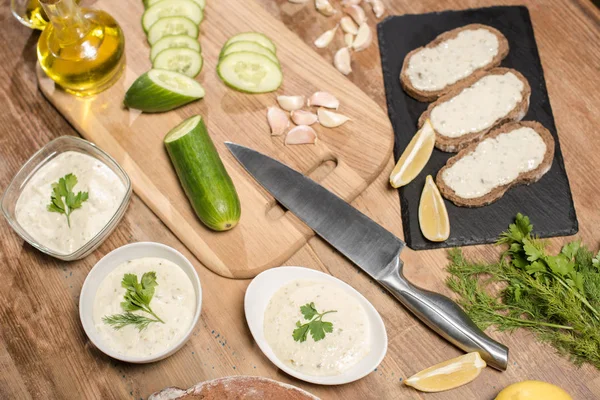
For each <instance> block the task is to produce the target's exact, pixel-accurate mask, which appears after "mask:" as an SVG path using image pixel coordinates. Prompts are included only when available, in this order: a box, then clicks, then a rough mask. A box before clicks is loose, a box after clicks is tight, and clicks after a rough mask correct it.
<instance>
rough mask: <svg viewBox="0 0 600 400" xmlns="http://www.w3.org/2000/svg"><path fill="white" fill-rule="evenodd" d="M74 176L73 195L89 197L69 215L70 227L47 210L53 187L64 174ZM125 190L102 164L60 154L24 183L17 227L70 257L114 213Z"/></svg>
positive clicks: (82, 156)
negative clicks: (85, 193)
mask: <svg viewBox="0 0 600 400" xmlns="http://www.w3.org/2000/svg"><path fill="white" fill-rule="evenodd" d="M70 173H72V174H74V175H75V176H76V177H77V185H75V187H74V188H73V191H74V192H75V193H77V192H79V191H82V192H88V194H89V198H88V200H87V201H85V202H83V205H82V206H81V208H79V209H77V210H74V211H73V212H72V214H71V217H70V218H71V228H69V226H68V225H67V217H66V216H65V215H64V214H60V213H56V212H50V211H48V210H47V206H48V204H50V195H51V194H52V184H53V183H55V182H58V180H59V179H60V178H62V177H64V176H65V175H67V174H70ZM125 191H126V188H125V186H124V185H123V183H122V182H121V180H120V179H119V177H118V176H117V175H116V174H115V173H114V172H113V171H112V170H111V169H110V168H109V167H108V166H106V165H105V164H104V163H103V162H101V161H100V160H98V159H96V158H94V157H92V156H88V155H87V154H83V153H79V152H76V151H67V152H65V153H62V154H59V155H58V156H56V157H55V158H54V159H52V160H51V161H50V162H48V163H47V164H45V165H44V166H42V167H41V168H40V169H39V170H38V171H37V172H36V173H35V174H34V175H33V176H32V177H31V179H30V180H29V182H27V185H26V186H25V188H24V189H23V191H22V192H21V195H20V196H19V199H18V200H17V204H16V207H15V214H16V219H17V222H18V223H19V225H21V227H23V229H24V230H25V231H26V232H27V233H29V235H31V237H33V238H34V239H35V240H36V241H37V242H38V243H40V244H41V245H43V246H45V247H47V248H49V249H50V250H52V251H54V252H55V253H59V254H71V253H73V252H75V251H76V250H78V249H80V248H81V247H82V246H83V245H85V244H86V243H87V242H89V241H90V240H91V239H92V238H93V237H94V236H96V234H98V232H100V231H101V230H102V228H104V227H105V226H106V224H107V223H108V221H109V220H110V219H111V218H112V216H113V215H114V214H115V212H116V211H117V209H118V208H119V206H120V205H121V202H122V201H123V197H124V196H125Z"/></svg>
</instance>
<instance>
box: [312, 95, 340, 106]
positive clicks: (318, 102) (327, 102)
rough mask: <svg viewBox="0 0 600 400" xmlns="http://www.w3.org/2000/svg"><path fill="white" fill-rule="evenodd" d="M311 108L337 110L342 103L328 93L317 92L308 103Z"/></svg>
mask: <svg viewBox="0 0 600 400" xmlns="http://www.w3.org/2000/svg"><path fill="white" fill-rule="evenodd" d="M306 105H307V106H309V107H311V106H312V107H326V108H333V109H334V110H337V109H338V107H339V106H340V101H339V100H338V99H336V98H335V96H334V95H332V94H330V93H327V92H315V93H313V94H312V96H310V97H309V98H308V101H307V103H306Z"/></svg>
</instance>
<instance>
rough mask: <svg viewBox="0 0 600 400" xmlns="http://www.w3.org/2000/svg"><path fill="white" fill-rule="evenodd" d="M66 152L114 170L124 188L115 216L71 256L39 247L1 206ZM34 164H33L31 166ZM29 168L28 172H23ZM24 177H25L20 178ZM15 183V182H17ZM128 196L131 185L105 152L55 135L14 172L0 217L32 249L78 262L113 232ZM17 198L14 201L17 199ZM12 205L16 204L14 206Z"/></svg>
mask: <svg viewBox="0 0 600 400" xmlns="http://www.w3.org/2000/svg"><path fill="white" fill-rule="evenodd" d="M69 144H75V145H79V146H81V147H82V148H83V149H82V150H83V151H81V150H76V149H63V148H62V146H66V145H69ZM48 151H51V152H50V153H49V154H48V155H47V156H46V157H44V158H43V159H41V160H37V159H38V158H41V157H42V155H43V154H44V153H45V152H48ZM67 151H79V152H80V153H82V154H86V155H88V156H90V157H94V158H95V159H97V160H99V161H100V162H102V163H104V164H110V165H107V166H108V167H109V168H111V167H114V168H111V170H113V169H114V170H116V171H117V172H115V174H116V175H117V176H118V177H119V178H120V179H121V180H122V181H124V185H125V193H124V195H123V200H122V201H121V203H120V204H119V207H117V209H116V210H115V213H114V214H113V215H112V217H111V218H110V219H109V220H108V221H107V222H106V225H104V227H103V228H102V229H101V230H100V231H99V232H98V233H97V234H96V235H94V236H93V237H92V238H91V239H90V240H89V241H88V242H87V243H85V244H84V245H83V246H81V247H80V248H78V249H76V250H75V251H73V252H72V253H68V254H62V253H57V252H55V251H53V250H51V249H49V248H48V247H46V246H44V245H42V244H41V243H39V242H38V241H37V240H35V239H34V238H33V237H32V236H31V235H30V234H29V233H28V232H27V231H26V230H25V229H24V228H23V227H22V226H21V225H20V224H19V223H18V221H17V220H16V217H15V218H13V217H12V216H11V215H10V213H9V211H8V210H7V208H6V207H5V203H6V202H7V200H6V199H7V196H8V194H9V193H11V192H13V191H15V190H16V191H18V194H19V195H20V193H21V191H22V190H23V188H24V187H25V185H26V184H27V183H28V182H29V181H30V180H31V179H32V178H33V176H34V175H35V174H36V173H37V172H38V171H39V170H40V168H41V167H42V166H44V165H46V164H47V163H48V162H49V161H50V160H52V159H54V158H55V157H56V156H58V155H59V154H62V153H65V152H67ZM97 154H100V156H102V157H104V158H106V160H102V159H99V158H98V157H97ZM34 163H36V164H35V165H33V164H34ZM29 169H31V171H30V172H29V173H27V170H29ZM23 175H25V176H23ZM18 181H19V182H18ZM131 194H132V185H131V179H130V178H129V175H128V174H127V172H125V170H124V169H123V167H121V165H120V164H119V163H118V162H117V161H116V160H115V159H114V158H113V157H112V156H111V155H110V154H108V153H107V152H105V151H104V150H102V149H101V148H100V147H98V146H97V145H95V144H94V143H92V142H89V141H87V140H85V139H82V138H80V137H77V136H70V135H64V136H59V137H57V138H55V139H52V140H51V141H49V142H48V143H46V144H45V145H44V146H42V147H41V148H40V149H39V150H37V151H36V152H35V153H34V154H33V155H32V156H31V157H29V158H28V159H27V161H25V163H24V164H23V165H22V166H21V168H19V170H18V171H17V173H16V174H15V175H14V176H13V178H12V179H11V181H10V183H9V184H8V186H7V187H6V189H5V190H4V193H3V194H2V197H1V198H0V209H2V214H3V215H4V218H5V219H6V220H7V222H8V224H9V225H10V227H11V228H12V229H13V230H14V231H15V232H16V233H17V234H18V235H19V236H20V237H21V238H22V239H23V240H25V241H26V242H27V243H29V244H30V245H31V246H32V247H34V248H35V249H37V250H39V251H41V252H42V253H44V254H48V255H49V256H52V257H54V258H58V259H60V260H63V261H74V260H78V259H81V258H83V257H85V256H87V255H88V254H90V253H91V252H92V251H93V250H95V249H96V248H97V247H98V246H99V245H100V244H102V242H104V240H105V239H106V238H107V237H108V236H109V234H110V233H111V232H112V231H113V229H114V228H115V227H116V225H117V224H118V223H119V221H120V220H121V218H122V217H123V216H124V215H125V211H126V209H127V206H128V205H129V200H130V199H131ZM17 199H18V198H17ZM15 206H16V204H15Z"/></svg>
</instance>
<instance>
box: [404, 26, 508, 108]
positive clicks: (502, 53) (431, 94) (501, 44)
mask: <svg viewBox="0 0 600 400" xmlns="http://www.w3.org/2000/svg"><path fill="white" fill-rule="evenodd" d="M476 29H486V30H488V31H490V32H491V33H492V34H494V35H495V36H496V37H497V38H498V54H496V56H495V57H494V58H493V59H492V61H491V62H490V63H488V64H486V65H484V66H483V67H481V68H478V69H476V70H475V71H473V73H472V74H471V75H469V76H466V77H465V78H463V79H460V80H458V81H456V82H454V83H453V84H451V85H448V86H446V87H444V88H442V89H440V90H434V91H425V90H419V89H417V88H415V87H414V86H413V85H412V83H411V82H410V79H409V78H408V74H407V71H408V62H409V60H410V58H411V57H412V56H413V55H414V54H415V53H416V52H418V51H420V50H422V49H424V48H431V47H435V46H437V45H438V44H440V43H442V42H444V41H446V40H450V39H454V38H455V37H457V36H458V34H459V33H460V32H462V31H468V30H476ZM508 51H509V45H508V40H507V39H506V37H505V36H504V35H503V34H502V33H501V32H500V31H499V30H497V29H496V28H492V27H491V26H488V25H482V24H469V25H465V26H462V27H460V28H456V29H453V30H451V31H447V32H444V33H442V34H441V35H439V36H438V37H436V38H435V39H433V40H432V41H431V42H429V43H428V44H426V45H425V46H421V47H418V48H416V49H414V50H412V51H411V52H410V53H408V54H407V55H406V57H404V62H403V63H402V70H401V71H400V85H401V86H402V88H403V89H404V91H405V92H406V93H408V95H409V96H410V97H412V98H414V99H417V100H419V101H422V102H429V101H434V100H436V99H437V98H438V97H440V96H442V95H444V94H446V93H448V92H449V91H450V90H452V89H454V88H456V87H458V86H463V85H464V83H465V81H466V80H468V79H469V78H470V77H471V76H472V75H473V74H474V73H477V72H481V71H487V70H489V69H492V68H494V67H497V66H498V65H500V62H501V61H502V60H503V59H504V58H505V57H506V55H507V54H508Z"/></svg>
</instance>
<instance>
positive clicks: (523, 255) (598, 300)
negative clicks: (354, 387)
mask: <svg viewBox="0 0 600 400" xmlns="http://www.w3.org/2000/svg"><path fill="white" fill-rule="evenodd" d="M532 230H533V226H532V225H531V223H530V221H529V218H528V217H526V216H523V215H522V214H518V215H517V217H516V220H515V223H514V224H511V225H510V226H509V228H508V230H507V231H506V232H504V233H503V234H502V235H501V236H500V239H499V240H498V244H503V245H507V246H508V249H507V250H506V251H505V252H504V253H503V255H502V257H501V259H500V261H499V262H498V263H495V264H484V263H472V262H469V261H467V260H466V259H465V258H464V256H463V254H462V251H461V250H460V249H453V250H450V252H449V256H450V261H451V262H450V264H449V266H448V272H449V273H450V277H449V278H448V279H447V281H446V283H447V285H448V287H450V289H452V290H453V291H454V292H455V293H457V294H458V295H459V304H460V305H461V306H462V307H463V308H464V309H465V311H466V312H467V313H468V314H469V316H470V317H471V318H472V319H473V321H474V322H475V323H476V324H477V325H478V326H479V327H480V328H481V329H486V328H487V327H489V326H491V325H493V326H495V327H496V328H497V329H498V330H501V331H511V330H514V329H517V328H526V329H529V330H531V331H533V332H535V333H537V336H538V338H539V339H540V340H542V341H545V342H548V343H550V344H551V345H552V346H554V347H555V348H556V349H557V350H558V351H559V352H560V353H561V354H565V355H568V356H569V357H570V358H571V360H572V361H573V362H575V363H576V364H577V365H580V364H582V363H584V362H588V363H590V364H592V365H594V366H596V368H600V312H599V310H600V252H599V253H598V254H597V255H596V256H594V255H593V253H592V252H591V251H590V250H589V249H588V248H587V247H585V246H584V245H582V244H581V243H580V242H579V241H573V242H570V243H567V244H565V245H564V246H563V247H562V250H561V252H560V253H559V254H557V255H551V254H548V252H547V249H546V243H545V242H544V241H542V240H540V239H538V238H536V237H534V236H532V234H531V232H532Z"/></svg>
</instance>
